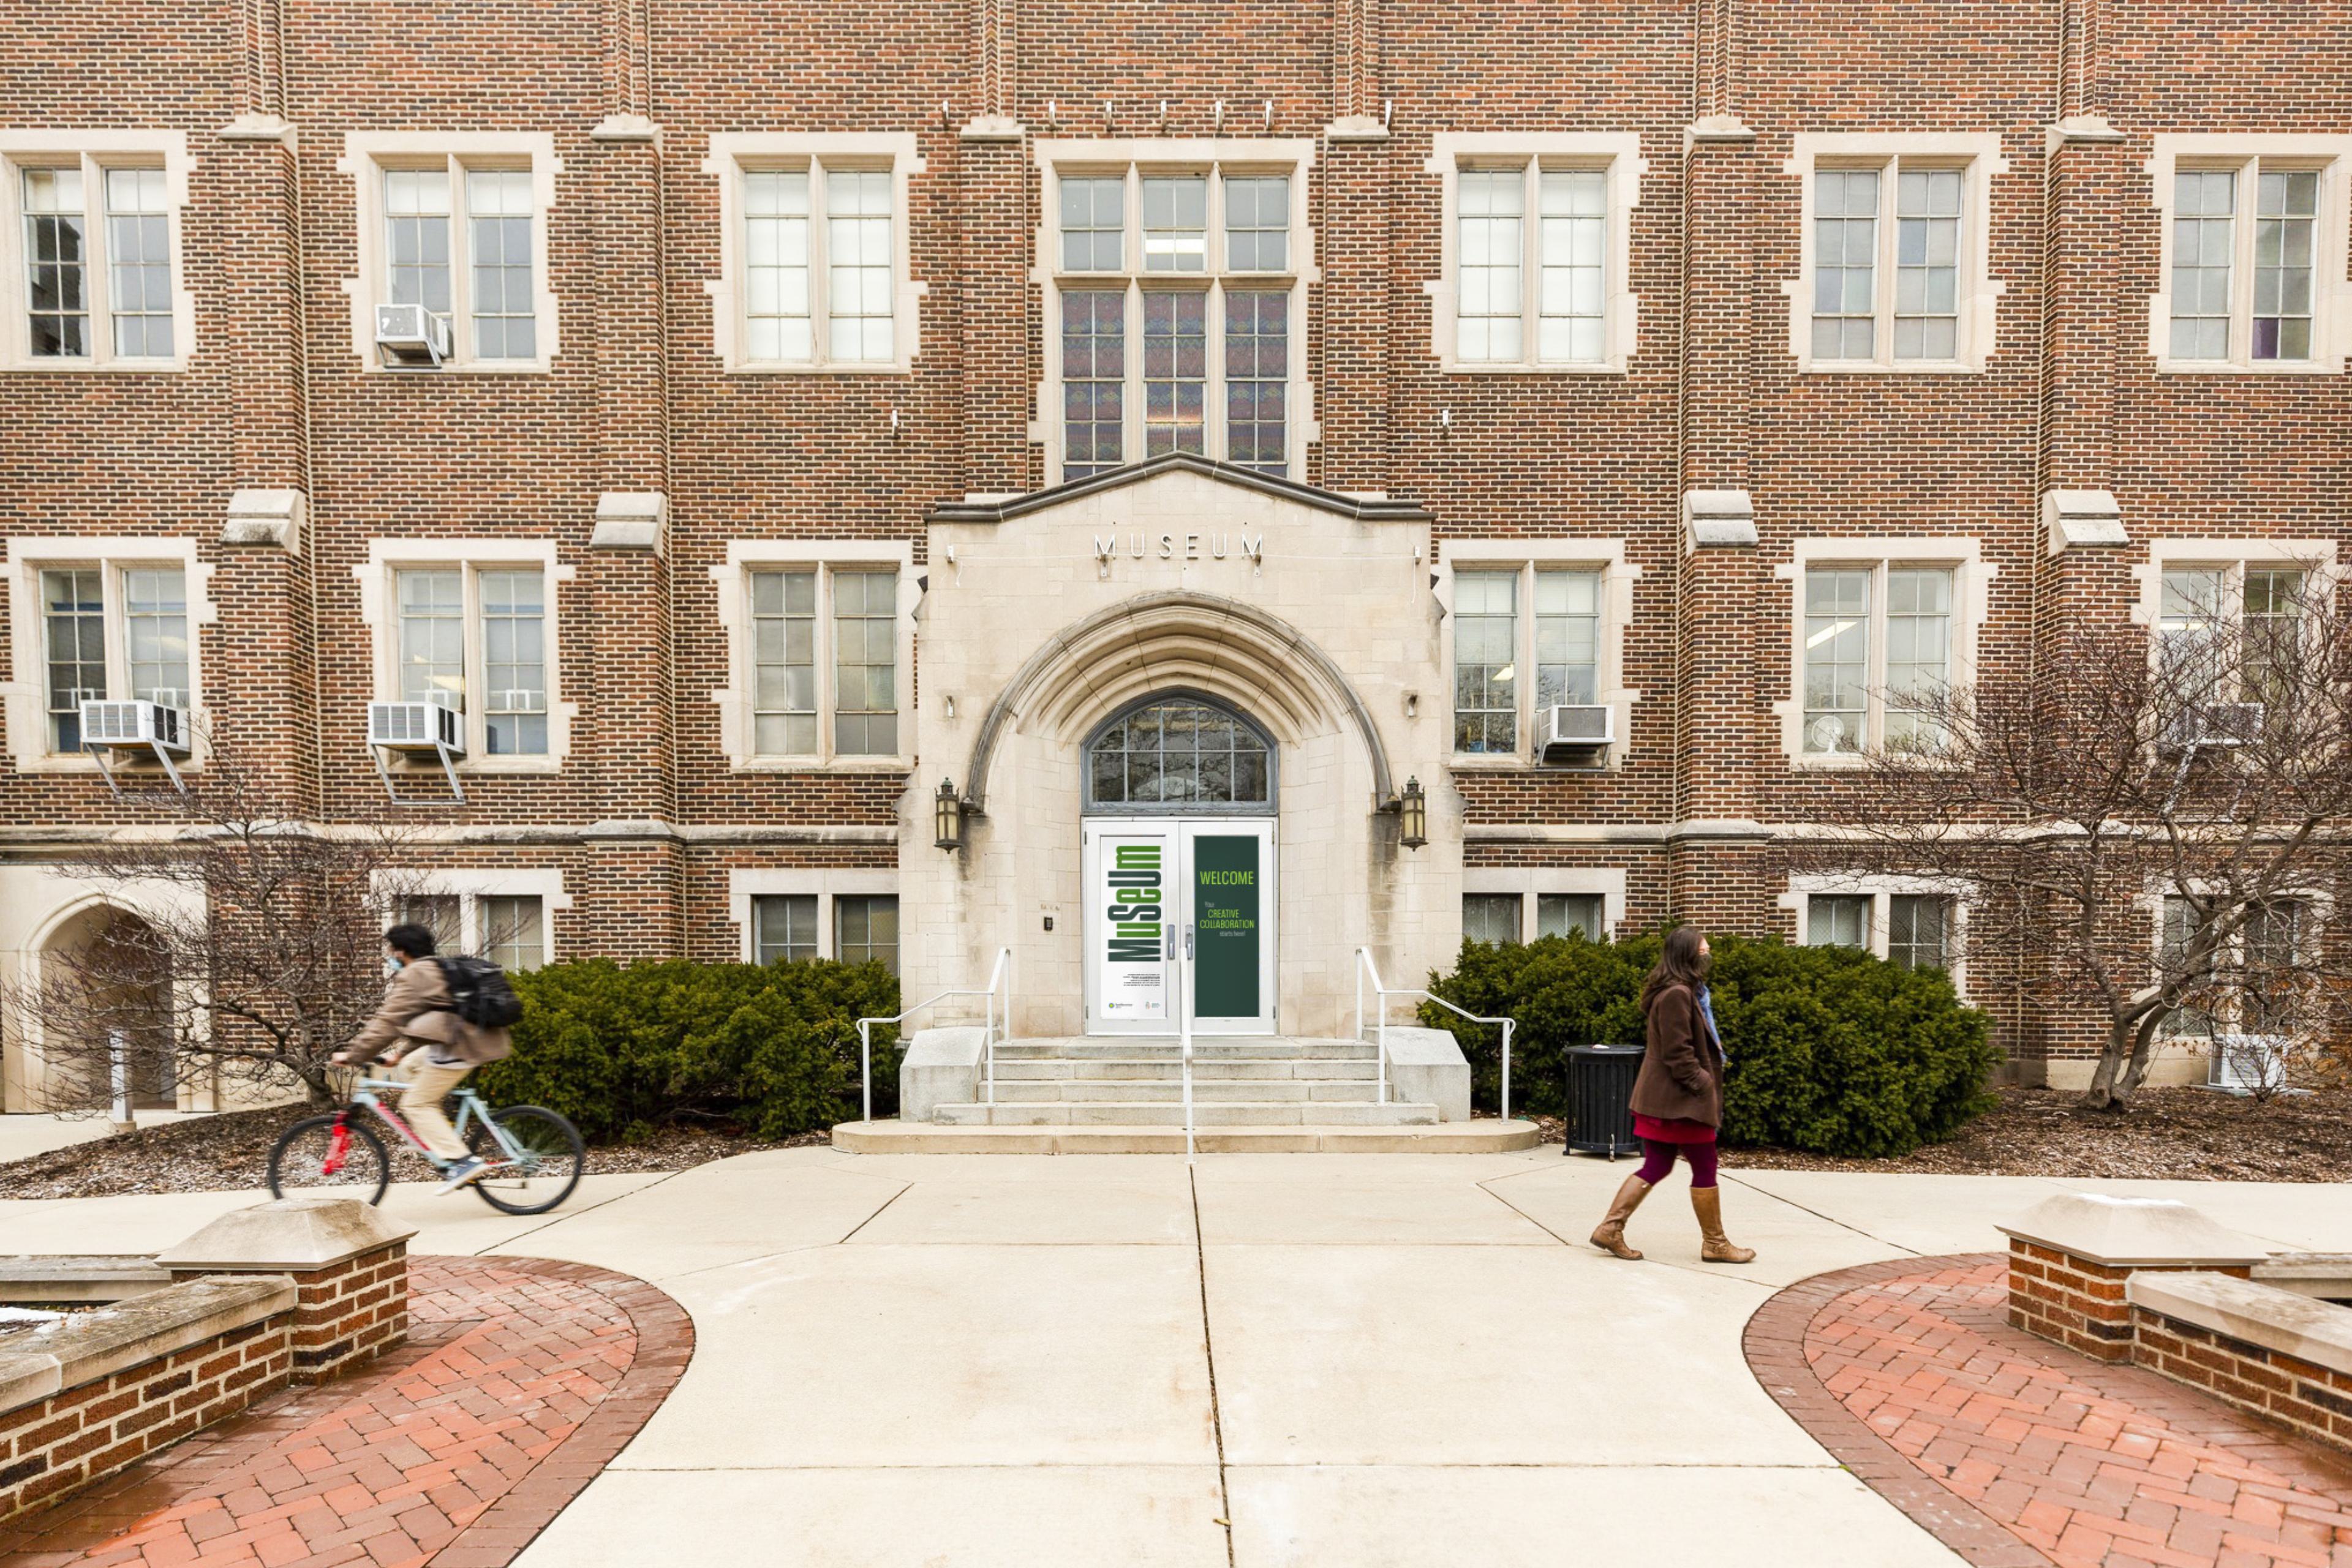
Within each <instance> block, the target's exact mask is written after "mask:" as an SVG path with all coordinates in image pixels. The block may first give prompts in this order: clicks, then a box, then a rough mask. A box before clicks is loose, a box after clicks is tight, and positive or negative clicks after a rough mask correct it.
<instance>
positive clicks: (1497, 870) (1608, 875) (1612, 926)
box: [1462, 866, 1625, 942]
mask: <svg viewBox="0 0 2352 1568" xmlns="http://www.w3.org/2000/svg"><path fill="white" fill-rule="evenodd" d="M1462 892H1463V895H1464V896H1465V897H1468V898H1475V897H1476V896H1478V895H1480V894H1482V893H1484V894H1496V893H1499V894H1505V895H1507V896H1510V897H1514V898H1517V900H1519V940H1520V941H1521V942H1533V941H1535V940H1536V936H1537V929H1536V928H1537V921H1538V917H1539V916H1540V914H1541V911H1542V904H1541V901H1540V900H1542V898H1543V896H1544V895H1545V894H1547V893H1565V894H1568V895H1570V896H1571V897H1576V896H1581V897H1585V898H1598V899H1600V900H1601V936H1603V937H1606V938H1610V939H1612V940H1613V939H1614V938H1615V937H1616V935H1617V932H1618V931H1619V930H1621V929H1622V927H1623V925H1624V923H1625V871H1624V868H1622V867H1617V866H1465V867H1464V868H1462Z"/></svg>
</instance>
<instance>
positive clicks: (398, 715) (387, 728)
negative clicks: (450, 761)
mask: <svg viewBox="0 0 2352 1568" xmlns="http://www.w3.org/2000/svg"><path fill="white" fill-rule="evenodd" d="M368 744H369V745H371V746H382V747H383V749H384V750H386V751H388V752H448V753H449V754H450V755H451V756H453V757H462V756H464V755H465V754H466V722H465V718H464V716H463V715H462V714H460V713H459V712H458V711H457V710H456V709H455V708H447V707H444V706H443V705H442V704H440V703H438V702H371V703H369V704H368Z"/></svg>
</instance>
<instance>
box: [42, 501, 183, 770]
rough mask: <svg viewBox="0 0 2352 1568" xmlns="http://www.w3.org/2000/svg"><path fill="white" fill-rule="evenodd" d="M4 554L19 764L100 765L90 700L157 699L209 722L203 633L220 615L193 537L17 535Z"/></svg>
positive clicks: (79, 766)
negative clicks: (90, 750)
mask: <svg viewBox="0 0 2352 1568" xmlns="http://www.w3.org/2000/svg"><path fill="white" fill-rule="evenodd" d="M7 550H8V562H9V568H8V573H7V592H8V593H9V595H10V598H11V606H10V619H11V623H12V627H11V629H12V632H13V636H14V640H15V668H16V669H17V670H18V671H19V672H20V673H19V679H17V680H16V682H15V683H14V684H13V686H12V687H11V688H9V689H8V695H7V699H6V706H7V714H8V730H9V741H10V750H11V751H12V752H14V753H15V755H16V763H17V765H18V766H19V767H20V768H25V769H28V770H31V771H41V770H43V769H47V768H58V767H63V768H81V767H90V766H94V765H95V764H94V763H92V762H91V760H90V758H89V756H88V754H87V753H85V752H83V751H82V742H81V704H82V703H84V702H86V701H95V700H101V699H111V700H118V701H119V700H142V701H149V702H159V703H162V704H163V705H164V706H165V707H170V708H180V709H185V710H188V711H189V714H190V716H191V718H192V720H194V719H200V718H201V713H200V711H199V693H200V691H201V689H202V675H201V673H200V671H199V669H198V659H197V652H198V647H197V628H198V627H199V626H200V625H202V624H203V623H205V622H207V621H210V620H212V619H213V618H214V616H215V613H216V612H215V606H214V605H211V604H210V603H208V602H207V601H206V598H205V593H206V585H207V584H208V583H209V581H210V577H211V568H210V567H209V566H205V565H203V564H201V563H198V561H197V560H196V551H195V544H194V541H192V540H182V539H168V540H166V539H152V540H140V539H70V538H16V539H11V540H9V541H7ZM196 731H197V734H196V737H195V744H194V750H195V752H197V753H201V752H203V750H204V749H205V748H204V747H203V745H202V725H201V724H200V723H199V724H197V725H196ZM126 760H130V761H134V762H135V759H126Z"/></svg>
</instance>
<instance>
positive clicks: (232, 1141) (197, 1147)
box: [0, 1105, 826, 1198]
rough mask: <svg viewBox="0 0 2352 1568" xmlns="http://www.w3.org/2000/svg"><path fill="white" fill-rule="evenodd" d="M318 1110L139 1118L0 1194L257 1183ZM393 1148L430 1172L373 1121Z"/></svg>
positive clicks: (22, 1174) (619, 1159)
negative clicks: (296, 1128)
mask: <svg viewBox="0 0 2352 1568" xmlns="http://www.w3.org/2000/svg"><path fill="white" fill-rule="evenodd" d="M316 1114H317V1111H316V1110H313V1109H312V1108H311V1107H310V1106H307V1105H276V1106H270V1107H268V1108H267V1109H264V1110H235V1111H228V1112H225V1113H223V1114H221V1115H219V1116H205V1117H197V1118H193V1119H191V1120H189V1121H173V1122H169V1123H166V1124H165V1125H163V1126H161V1127H146V1128H142V1129H141V1130H140V1131H137V1132H133V1133H129V1134H126V1135H123V1136H120V1137H108V1138H100V1139H97V1140H95V1141H94V1142H88V1143H76V1144H72V1145H70V1146H68V1147H67V1148H63V1149H52V1150H50V1151H49V1152H47V1153H42V1154H35V1155H32V1156H30V1157H28V1158H26V1159H22V1160H12V1161H8V1162H6V1163H0V1198H98V1197H113V1196H116V1195H118V1194H124V1193H209V1192H218V1191H221V1190H222V1189H224V1188H231V1187H259V1186H262V1185H263V1184H264V1183H265V1182H266V1180H267V1172H268V1165H269V1149H270V1145H271V1144H273V1143H275V1142H278V1133H280V1132H282V1131H285V1130H286V1127H287V1125H288V1123H289V1122H293V1121H300V1120H301V1119H302V1118H303V1117H305V1116H313V1115H316ZM377 1131H379V1132H381V1133H382V1134H383V1140H384V1143H385V1145H386V1147H387V1148H388V1149H389V1150H390V1152H391V1153H392V1156H393V1171H392V1177H393V1180H394V1181H396V1182H422V1181H428V1180H430V1179H432V1176H433V1171H432V1168H431V1167H430V1166H428V1165H426V1164H425V1162H424V1160H423V1159H422V1158H420V1157H418V1156H417V1155H416V1154H415V1153H414V1152H410V1151H409V1150H408V1149H407V1148H406V1147H405V1146H404V1145H402V1144H401V1143H400V1142H399V1141H398V1139H397V1138H396V1137H395V1136H394V1134H393V1133H392V1131H390V1130H389V1129H387V1128H383V1127H378V1128H377ZM825 1141H826V1134H824V1133H823V1132H804V1133H802V1134H800V1135H799V1136H797V1137H793V1138H786V1139H782V1140H781V1141H779V1140H772V1139H765V1138H754V1137H751V1136H750V1135H749V1134H746V1133H744V1132H742V1131H740V1129H736V1130H730V1129H727V1128H724V1127H720V1128H712V1129H703V1128H688V1127H670V1128H662V1129H658V1130H656V1131H655V1132H654V1133H653V1135H652V1136H650V1137H648V1138H646V1140H644V1141H643V1142H635V1143H612V1144H603V1145H598V1146H594V1147H592V1148H590V1149H589V1151H588V1173H589V1174H591V1175H606V1174H611V1173H615V1172H628V1171H683V1170H685V1169H687V1168H688V1167H689V1166H692V1165H701V1164H707V1163H709V1162H710V1161H713V1160H723V1159H725V1158H727V1156H729V1155H730V1154H748V1153H750V1152H752V1151H754V1150H758V1149H790V1148H794V1147H797V1146H799V1145H801V1144H803V1143H822V1142H825Z"/></svg>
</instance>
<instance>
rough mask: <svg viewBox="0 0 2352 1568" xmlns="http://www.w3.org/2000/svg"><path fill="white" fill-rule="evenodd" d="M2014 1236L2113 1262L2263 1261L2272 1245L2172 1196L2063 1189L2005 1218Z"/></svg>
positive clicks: (2203, 1264) (2192, 1264) (2195, 1264)
mask: <svg viewBox="0 0 2352 1568" xmlns="http://www.w3.org/2000/svg"><path fill="white" fill-rule="evenodd" d="M1994 1228H1996V1229H1998V1230H1999V1231H2000V1233H2001V1234H2002V1235H2004V1236H2006V1237H2009V1238H2010V1239H2011V1240H2012V1241H2030V1242H2032V1243H2034V1244H2035V1245H2037V1246H2041V1247H2055V1248H2056V1249H2057V1250H2059V1251H2061V1252H2063V1253H2067V1254H2069V1255H2071V1256H2073V1257H2075V1258H2084V1259H2086V1260H2088V1261H2090V1262H2093V1263H2099V1264H2105V1265H2107V1266H2109V1267H2111V1268H2211V1267H2217V1266H2227V1265H2244V1264H2252V1263H2259V1262H2261V1261H2263V1259H2264V1258H2268V1257H2269V1256H2270V1255H2271V1253H2272V1251H2273V1248H2271V1247H2265V1246H2263V1244H2262V1243H2261V1242H2259V1241H2256V1240H2255V1239H2254V1238H2253V1237H2250V1236H2241V1235H2240V1234H2239V1233H2238V1232H2236V1231H2234V1230H2229V1229H2226V1228H2224V1227H2223V1226H2219V1225H2216V1224H2214V1223H2213V1221H2211V1220H2210V1219H2208V1218H2207V1217H2206V1216H2205V1215H2202V1214H2200V1212H2198V1211H2197V1210H2196V1209H2193V1208H2191V1207H2189V1205H2187V1204H2184V1203H2177V1202H2175V1201H2173V1200H2172V1199H2170V1198H2124V1197H2113V1196H2110V1195H2109V1194H2105V1193H2060V1194H2056V1195H2055V1196H2053V1197H2047V1198H2044V1199H2042V1201H2041V1202H2040V1203H2038V1204H2036V1205H2033V1206H2032V1208H2030V1209H2028V1210H2026V1211H2025V1213H2023V1214H2022V1215H2019V1216H2018V1217H2017V1218H2016V1219H2015V1220H2013V1221H2011V1223H2009V1224H2008V1225H2004V1226H1995V1227H1994Z"/></svg>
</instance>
